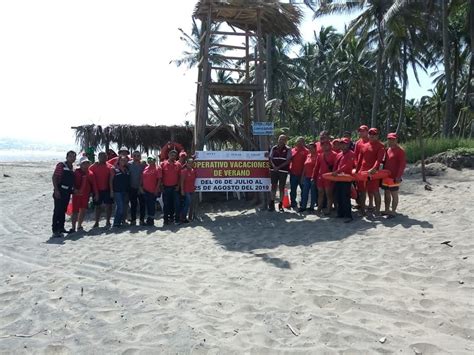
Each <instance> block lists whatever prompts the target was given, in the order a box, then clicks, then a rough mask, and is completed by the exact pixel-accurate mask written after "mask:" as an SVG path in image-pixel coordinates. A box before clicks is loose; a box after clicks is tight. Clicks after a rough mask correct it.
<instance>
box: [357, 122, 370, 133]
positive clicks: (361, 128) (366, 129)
mask: <svg viewBox="0 0 474 355" xmlns="http://www.w3.org/2000/svg"><path fill="white" fill-rule="evenodd" d="M368 130H369V127H367V126H366V125H365V124H363V125H362V126H360V127H359V132H360V131H368Z"/></svg>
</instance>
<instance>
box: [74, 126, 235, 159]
mask: <svg viewBox="0 0 474 355" xmlns="http://www.w3.org/2000/svg"><path fill="white" fill-rule="evenodd" d="M71 128H72V129H74V130H75V134H76V142H77V143H78V144H79V145H80V146H81V147H82V148H84V149H85V148H87V147H95V148H98V147H106V146H108V145H109V144H117V146H119V147H122V146H124V147H127V148H128V149H141V150H144V151H147V152H148V151H150V150H152V149H160V148H161V147H163V146H164V145H165V144H166V143H168V142H169V141H174V142H177V143H180V144H182V145H183V146H184V148H185V149H186V150H187V151H191V148H192V143H193V132H194V127H192V126H149V125H143V126H131V125H118V124H114V125H110V126H105V127H102V126H100V125H93V124H92V125H83V126H77V127H71ZM229 130H232V131H235V130H234V128H233V127H232V126H222V127H220V128H218V127H216V126H208V127H207V128H206V134H207V133H209V132H211V131H213V134H212V137H211V138H210V139H209V141H210V142H211V143H214V144H215V143H218V144H225V143H227V142H230V143H233V142H235V139H234V138H233V137H232V135H231V133H230V132H229Z"/></svg>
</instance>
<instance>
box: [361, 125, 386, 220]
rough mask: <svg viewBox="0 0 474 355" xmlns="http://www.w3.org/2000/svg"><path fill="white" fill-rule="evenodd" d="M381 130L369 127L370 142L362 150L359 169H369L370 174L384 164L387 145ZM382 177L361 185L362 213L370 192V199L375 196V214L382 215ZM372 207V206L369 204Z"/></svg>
mask: <svg viewBox="0 0 474 355" xmlns="http://www.w3.org/2000/svg"><path fill="white" fill-rule="evenodd" d="M378 134H379V132H378V130H377V128H371V129H369V143H367V144H364V146H363V147H362V151H361V153H360V155H359V159H360V162H358V165H359V169H358V171H367V172H368V173H369V176H370V175H372V174H374V173H376V172H377V170H379V168H380V165H381V164H382V161H383V158H384V156H385V147H384V145H383V144H382V143H381V142H380V141H379V136H378ZM379 187H380V179H377V180H375V179H370V177H369V180H368V181H367V182H365V183H364V184H361V186H359V192H360V200H359V202H360V203H361V205H360V206H361V214H362V215H365V199H366V194H367V193H368V195H369V199H370V198H373V199H374V202H375V215H376V216H378V215H380V205H381V198H380V191H379ZM369 207H370V206H369Z"/></svg>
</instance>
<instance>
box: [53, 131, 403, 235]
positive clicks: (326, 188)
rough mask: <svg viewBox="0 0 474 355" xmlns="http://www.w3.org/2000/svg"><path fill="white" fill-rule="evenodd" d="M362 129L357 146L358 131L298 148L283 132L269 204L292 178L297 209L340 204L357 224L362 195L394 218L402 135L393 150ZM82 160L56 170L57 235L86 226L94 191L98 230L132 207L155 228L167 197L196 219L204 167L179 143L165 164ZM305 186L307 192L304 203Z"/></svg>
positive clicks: (170, 218)
mask: <svg viewBox="0 0 474 355" xmlns="http://www.w3.org/2000/svg"><path fill="white" fill-rule="evenodd" d="M358 134H359V139H358V140H357V141H356V142H355V143H354V142H353V141H352V140H351V132H344V135H343V137H342V138H340V139H332V138H331V137H330V136H329V134H328V132H327V131H322V132H321V133H320V136H319V141H317V142H314V143H310V144H305V140H304V138H303V137H299V138H298V139H297V141H296V145H295V147H293V148H290V147H289V146H288V145H287V141H288V139H287V137H286V136H285V135H281V136H279V137H278V143H277V144H276V145H275V146H273V147H272V148H271V149H270V152H269V162H270V177H271V184H272V186H271V198H270V203H269V206H268V209H269V210H270V211H275V200H276V193H277V190H279V193H280V202H279V204H278V209H279V210H280V211H283V210H284V206H283V203H282V200H283V196H284V194H285V188H286V183H287V177H288V175H289V176H290V202H291V206H290V207H291V208H294V209H297V210H298V212H305V211H315V212H316V213H318V214H322V213H324V214H326V215H330V214H331V211H332V210H333V209H335V210H336V211H337V216H338V217H341V218H344V219H345V222H350V221H352V206H351V197H352V198H355V199H356V201H357V206H356V207H357V208H358V209H359V210H360V213H361V214H362V215H365V214H366V211H367V210H369V211H373V212H374V214H375V215H377V216H378V215H380V214H385V215H388V216H389V217H392V216H394V215H395V214H396V210H397V206H398V190H399V185H400V183H401V181H402V175H403V172H404V169H405V165H406V160H405V152H404V150H403V149H402V148H401V147H400V146H399V145H398V137H397V135H396V134H395V133H389V134H388V135H387V141H388V147H387V148H386V147H385V146H384V144H383V143H382V142H381V141H380V139H379V132H378V130H377V128H370V129H369V128H368V127H367V126H366V125H362V126H360V127H359V130H358ZM179 147H181V146H179ZM181 148H182V147H181ZM75 161H76V153H75V152H74V151H69V152H68V153H67V155H66V161H64V162H60V163H58V164H57V165H56V168H55V171H54V174H53V187H54V194H53V197H54V213H53V222H52V231H53V236H54V237H60V236H62V235H63V233H71V232H75V231H77V230H83V227H82V223H83V221H84V216H85V213H86V210H87V208H88V204H89V199H90V196H91V195H92V196H93V200H94V204H95V223H94V228H97V227H99V221H100V218H101V214H102V210H103V207H104V206H105V215H106V216H105V218H106V227H111V226H113V227H121V226H123V225H124V224H126V223H127V222H126V217H127V216H128V212H130V224H131V225H137V223H139V224H140V225H143V226H153V225H154V221H155V213H156V201H157V198H159V197H162V203H163V205H162V207H163V219H164V224H165V225H168V224H171V223H177V224H180V223H188V222H189V219H190V218H189V219H188V213H189V209H190V205H191V199H192V195H193V193H194V191H195V181H196V172H195V170H194V168H193V159H192V158H189V157H188V155H187V153H186V152H185V151H184V150H182V151H180V152H179V153H178V151H177V150H175V147H174V146H173V147H172V146H166V147H165V149H163V150H162V151H161V152H160V161H161V162H157V161H156V158H155V157H153V156H149V157H148V158H147V160H146V161H142V154H141V152H139V151H134V152H133V153H132V154H131V155H130V153H129V151H128V150H127V149H121V150H119V152H118V154H113V155H112V156H111V155H110V154H109V155H108V154H107V153H106V152H100V153H99V154H98V161H97V162H95V163H92V162H91V159H90V158H89V157H88V156H87V155H83V156H82V157H81V158H80V159H79V164H78V167H77V168H76V169H74V166H73V164H74V162H75ZM382 166H383V168H384V169H386V170H388V171H390V178H391V181H392V182H393V183H392V184H390V185H385V184H384V183H383V182H382V180H381V179H377V178H370V176H373V175H374V174H375V173H376V172H377V171H378V170H379V169H381V167H382ZM359 172H366V173H367V174H368V176H369V178H368V179H367V181H358V182H346V181H336V182H334V181H331V180H329V179H326V178H324V177H323V175H325V174H328V173H330V174H332V175H334V176H338V175H340V174H346V175H354V174H357V173H359ZM298 188H300V190H301V200H300V204H299V206H298V202H297V190H298ZM380 188H382V189H384V190H385V194H384V200H385V209H384V210H383V211H382V212H381V195H380ZM71 196H72V199H71ZM367 197H368V200H369V204H368V206H367V204H366V202H367ZM70 200H71V201H72V215H71V221H72V228H71V229H70V230H68V231H66V230H65V227H64V224H65V214H66V211H67V208H68V205H69V204H70V203H71V202H70ZM114 203H115V215H114V219H113V224H112V223H111V218H112V206H113V204H114ZM315 207H316V210H315Z"/></svg>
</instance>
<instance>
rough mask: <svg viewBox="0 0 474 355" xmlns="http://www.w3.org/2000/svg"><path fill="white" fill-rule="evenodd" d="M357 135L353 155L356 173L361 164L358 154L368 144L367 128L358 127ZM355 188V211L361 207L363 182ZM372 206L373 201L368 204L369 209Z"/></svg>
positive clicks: (363, 126)
mask: <svg viewBox="0 0 474 355" xmlns="http://www.w3.org/2000/svg"><path fill="white" fill-rule="evenodd" d="M358 133H359V139H358V140H357V142H356V143H355V146H354V154H355V165H356V173H358V172H359V170H360V165H359V164H360V163H362V159H360V154H361V152H362V149H363V148H364V146H365V144H368V143H369V127H368V126H366V125H362V126H360V127H359V130H358ZM355 184H356V187H357V192H358V196H357V206H356V208H357V209H360V206H362V202H361V201H360V199H361V193H360V192H361V191H363V190H364V189H365V183H364V182H356V183H355ZM371 206H373V201H370V202H369V207H371Z"/></svg>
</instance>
